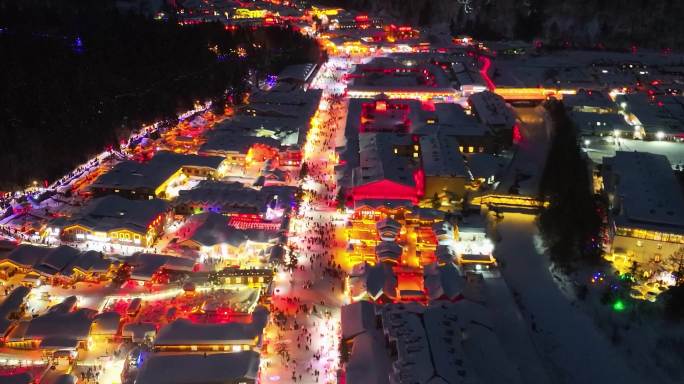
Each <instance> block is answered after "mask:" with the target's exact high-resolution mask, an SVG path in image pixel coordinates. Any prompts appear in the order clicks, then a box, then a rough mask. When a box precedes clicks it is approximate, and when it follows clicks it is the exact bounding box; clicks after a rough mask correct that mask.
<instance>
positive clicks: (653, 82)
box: [651, 80, 660, 86]
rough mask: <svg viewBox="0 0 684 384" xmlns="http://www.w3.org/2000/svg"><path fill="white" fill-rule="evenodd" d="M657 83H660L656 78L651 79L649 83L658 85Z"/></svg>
mask: <svg viewBox="0 0 684 384" xmlns="http://www.w3.org/2000/svg"><path fill="white" fill-rule="evenodd" d="M659 84H660V81H658V80H653V81H651V85H653V86H656V85H659Z"/></svg>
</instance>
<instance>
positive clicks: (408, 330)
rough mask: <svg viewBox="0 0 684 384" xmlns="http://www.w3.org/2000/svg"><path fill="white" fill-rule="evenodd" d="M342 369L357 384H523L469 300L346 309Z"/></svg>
mask: <svg viewBox="0 0 684 384" xmlns="http://www.w3.org/2000/svg"><path fill="white" fill-rule="evenodd" d="M484 356H486V359H483V358H482V357H484ZM342 363H343V366H344V373H345V376H346V380H347V382H353V383H393V384H403V383H407V384H408V383H420V384H437V383H440V384H452V383H453V384H456V383H458V384H460V383H479V382H484V383H504V382H505V383H522V379H521V377H520V375H519V372H518V370H517V369H516V367H515V365H514V364H512V362H511V360H510V359H509V357H508V355H507V354H506V353H505V351H504V348H503V346H502V344H501V343H500V341H499V339H498V338H497V336H496V333H495V332H494V329H493V327H492V325H491V320H490V319H489V315H488V313H487V310H486V308H485V307H484V306H482V305H480V304H476V303H473V302H470V301H469V300H460V301H458V302H456V303H450V302H447V301H440V302H435V303H433V304H430V305H428V306H424V305H421V304H418V303H400V304H386V305H383V306H376V305H374V304H371V303H364V302H358V303H353V304H350V305H347V306H344V307H343V308H342Z"/></svg>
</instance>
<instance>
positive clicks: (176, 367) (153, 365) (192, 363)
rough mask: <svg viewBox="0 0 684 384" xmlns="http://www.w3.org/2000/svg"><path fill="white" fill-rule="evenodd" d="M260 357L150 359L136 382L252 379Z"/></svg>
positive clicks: (198, 383)
mask: <svg viewBox="0 0 684 384" xmlns="http://www.w3.org/2000/svg"><path fill="white" fill-rule="evenodd" d="M258 371H259V354H258V353H256V352H253V351H244V352H237V353H216V354H210V355H201V354H193V355H191V354H187V355H159V354H153V355H151V356H149V357H148V358H147V359H146V360H145V362H144V363H143V366H142V367H141V368H140V373H138V377H137V379H136V383H138V384H222V383H237V382H240V381H241V379H242V380H244V379H248V380H255V379H256V378H257V373H258Z"/></svg>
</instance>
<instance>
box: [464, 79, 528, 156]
mask: <svg viewBox="0 0 684 384" xmlns="http://www.w3.org/2000/svg"><path fill="white" fill-rule="evenodd" d="M468 104H470V107H471V109H472V111H473V113H474V114H475V116H476V117H477V118H478V120H479V121H480V122H481V123H482V124H484V125H486V126H487V127H488V128H489V129H491V130H492V131H493V132H494V133H495V134H496V135H497V137H498V138H499V140H500V144H501V145H502V146H504V147H505V146H510V145H511V143H512V141H513V130H514V126H515V125H516V116H515V112H514V111H513V109H511V107H509V106H508V104H506V101H505V100H504V99H503V97H501V96H499V95H497V94H496V93H492V92H490V91H484V92H478V93H475V94H473V95H471V96H470V97H469V98H468Z"/></svg>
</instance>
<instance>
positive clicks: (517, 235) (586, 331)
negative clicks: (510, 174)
mask: <svg viewBox="0 0 684 384" xmlns="http://www.w3.org/2000/svg"><path fill="white" fill-rule="evenodd" d="M494 230H495V231H496V232H498V235H499V236H501V241H500V242H499V243H498V244H497V245H496V251H495V255H496V257H497V259H498V260H499V261H500V262H503V264H504V265H503V267H502V269H501V272H502V276H503V277H504V278H505V280H506V282H507V284H508V286H509V287H510V288H511V291H512V292H513V296H514V297H515V300H516V302H517V303H518V307H519V309H520V312H521V314H522V316H523V318H524V320H525V321H526V322H527V323H528V326H529V327H530V329H531V330H532V339H533V341H534V343H535V345H536V348H537V349H538V350H539V351H540V353H541V354H542V355H543V356H545V358H546V362H547V364H549V366H548V367H547V370H548V371H549V372H551V375H552V376H553V379H552V382H555V383H584V384H594V383H596V384H599V383H601V384H602V383H621V384H625V383H635V384H636V383H648V382H649V380H648V378H644V377H640V376H639V375H638V374H637V373H636V372H635V370H633V369H632V368H631V367H630V366H629V365H627V364H626V363H625V361H624V360H623V359H622V357H621V356H620V354H619V352H618V351H617V350H616V349H615V348H614V347H613V346H612V345H611V343H610V341H609V340H608V339H607V338H606V337H605V336H604V335H603V333H601V331H600V330H599V329H597V328H596V326H595V324H594V322H593V321H592V319H591V318H589V317H588V316H587V315H586V314H585V313H584V312H582V311H581V310H580V309H579V308H576V307H575V306H574V305H573V304H572V303H571V302H570V301H568V299H567V298H566V296H564V295H563V294H562V292H561V291H560V290H559V288H558V286H557V285H556V283H555V282H554V280H553V277H552V276H551V274H550V272H549V263H548V261H547V258H546V256H545V255H543V254H541V253H540V252H539V251H538V250H537V248H536V247H535V236H536V234H537V228H536V224H535V222H534V217H533V216H530V215H523V214H511V213H506V215H505V218H504V220H503V221H501V222H499V223H497V224H496V225H495V226H494Z"/></svg>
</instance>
